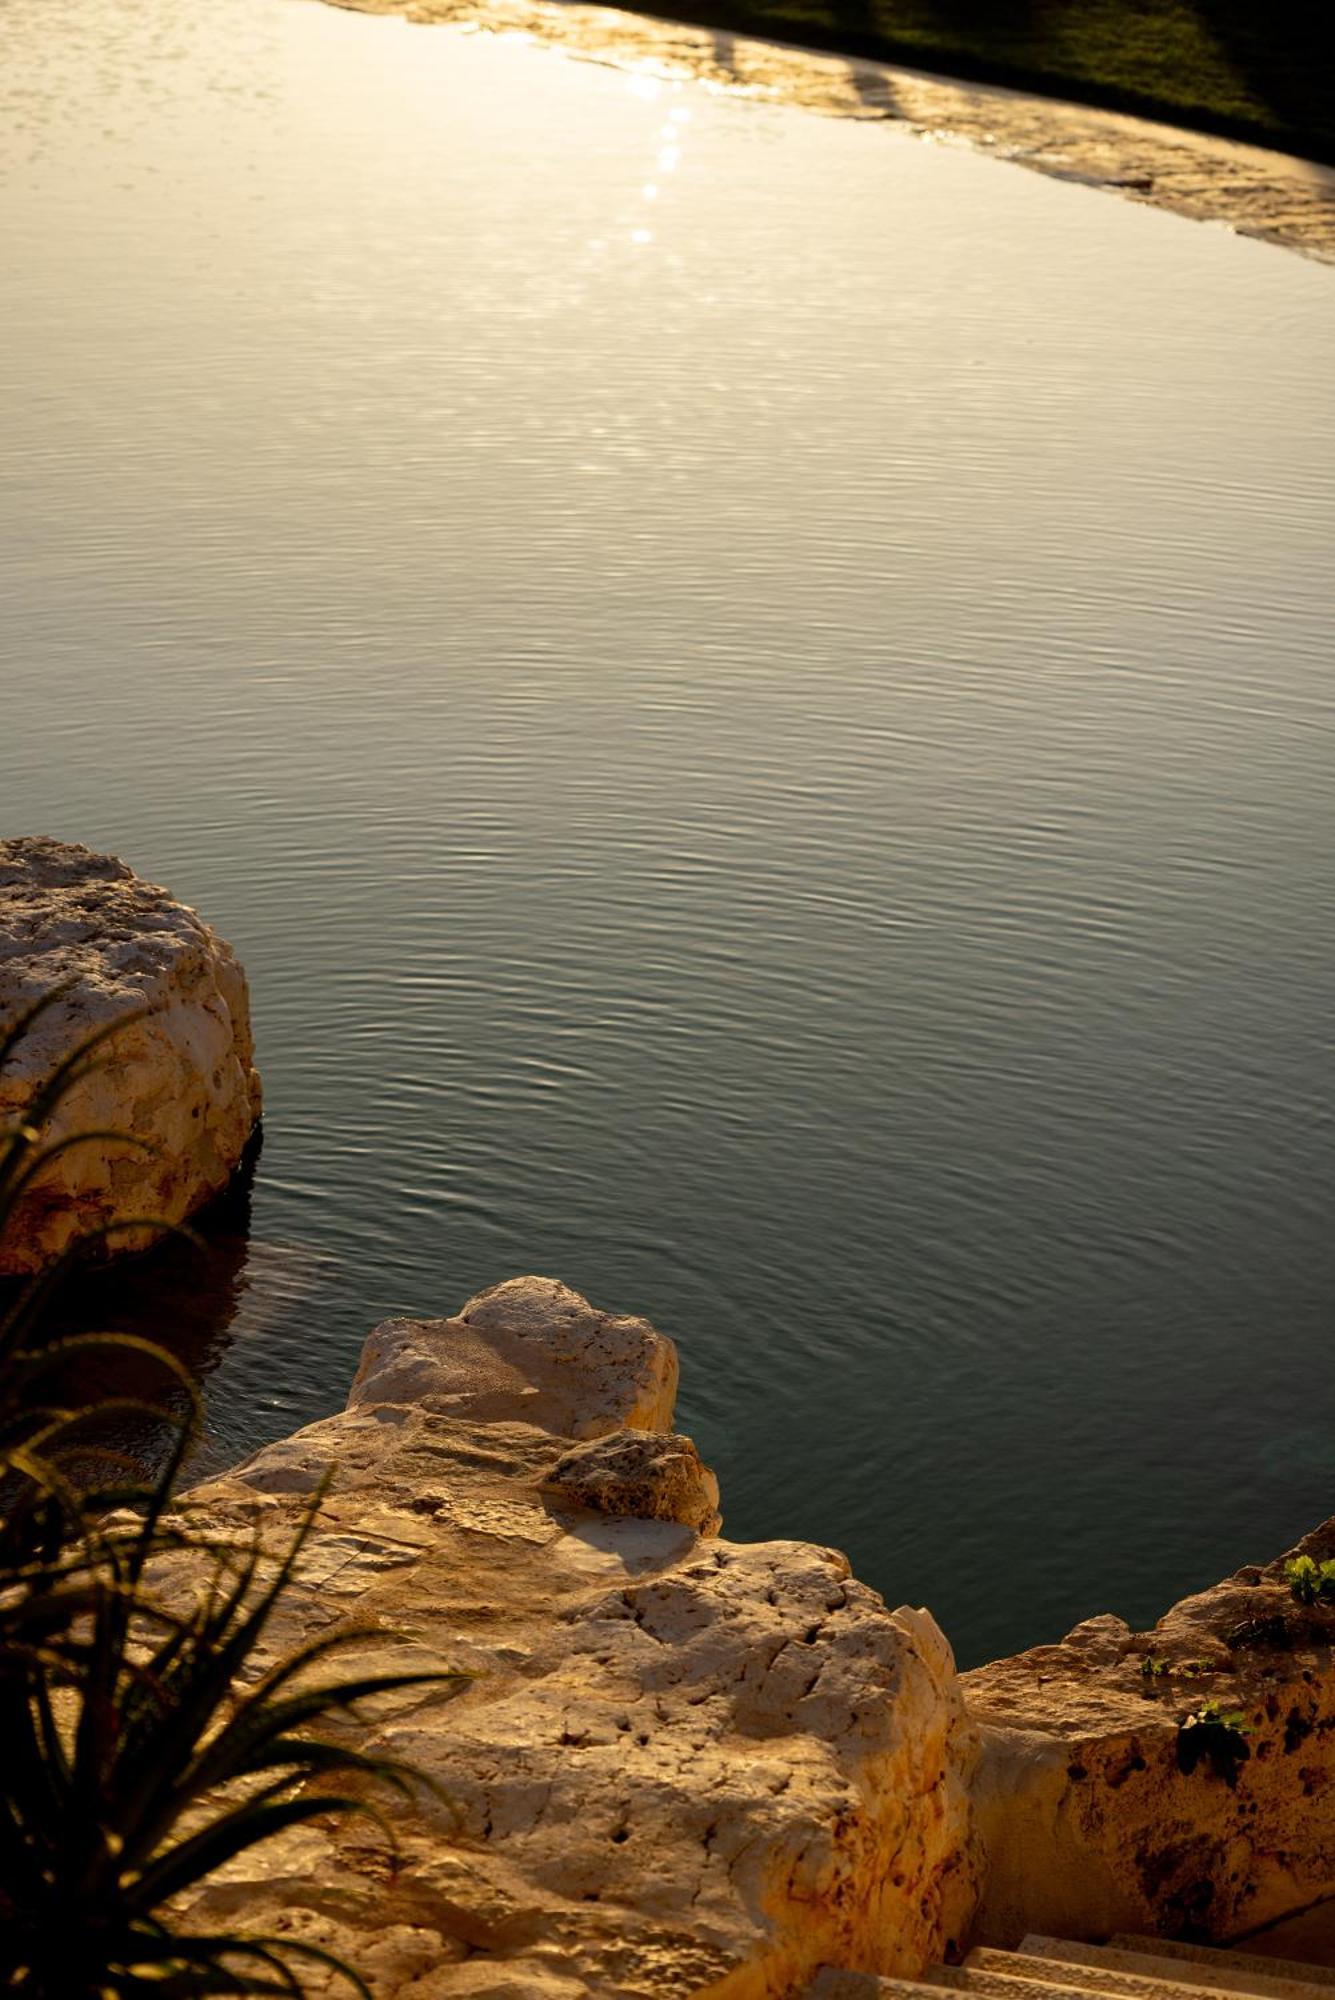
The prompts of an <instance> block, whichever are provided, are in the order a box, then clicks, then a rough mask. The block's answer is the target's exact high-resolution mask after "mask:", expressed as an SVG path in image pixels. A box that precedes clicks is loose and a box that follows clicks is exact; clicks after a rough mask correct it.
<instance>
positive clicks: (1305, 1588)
mask: <svg viewBox="0 0 1335 2000" xmlns="http://www.w3.org/2000/svg"><path fill="white" fill-rule="evenodd" d="M1284 1579H1285V1582H1286V1583H1287V1584H1288V1586H1289V1589H1290V1590H1291V1591H1292V1592H1293V1595H1294V1596H1295V1597H1296V1598H1297V1600H1298V1602H1299V1604H1335V1560H1328V1561H1326V1562H1317V1561H1316V1560H1315V1559H1314V1558H1313V1557H1312V1556H1291V1557H1290V1559H1289V1561H1288V1562H1286V1563H1285V1565H1284Z"/></svg>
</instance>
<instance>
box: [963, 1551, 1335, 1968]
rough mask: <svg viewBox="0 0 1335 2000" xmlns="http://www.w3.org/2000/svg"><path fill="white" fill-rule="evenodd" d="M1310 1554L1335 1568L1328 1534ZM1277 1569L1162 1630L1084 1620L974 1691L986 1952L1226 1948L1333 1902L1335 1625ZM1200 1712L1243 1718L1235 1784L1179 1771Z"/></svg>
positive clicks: (1187, 1607)
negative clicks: (1026, 1946)
mask: <svg viewBox="0 0 1335 2000" xmlns="http://www.w3.org/2000/svg"><path fill="white" fill-rule="evenodd" d="M1301 1549H1302V1552H1304V1553H1307V1554H1311V1555H1313V1556H1317V1557H1326V1556H1330V1555H1332V1554H1335V1522H1331V1523H1328V1524H1327V1525H1326V1527H1325V1528H1324V1529H1321V1530H1319V1531H1318V1532H1317V1533H1316V1534H1315V1535H1313V1536H1310V1537H1309V1538H1308V1540H1307V1541H1306V1542H1305V1543H1303V1544H1302V1545H1301ZM1283 1565H1284V1559H1283V1558H1281V1559H1280V1560H1279V1561H1277V1562H1275V1563H1272V1564H1270V1565H1269V1566H1268V1567H1267V1568H1266V1569H1264V1570H1261V1569H1256V1568H1250V1569H1245V1570H1241V1571H1239V1572H1238V1574H1237V1575H1236V1576H1234V1577H1231V1578H1229V1579H1228V1580H1227V1581H1226V1582H1224V1583H1221V1584H1218V1585H1216V1586H1215V1587H1214V1588H1213V1589H1211V1590H1207V1591H1202V1592H1200V1593H1199V1594H1198V1595H1196V1596H1194V1597H1189V1598H1186V1599H1184V1600H1183V1602H1182V1603H1181V1604H1178V1605H1176V1606H1175V1607H1174V1608H1173V1609H1172V1610H1171V1611H1169V1612H1168V1613H1167V1614H1166V1615H1165V1616H1164V1617H1163V1618H1161V1619H1160V1621H1159V1623H1158V1624H1157V1625H1156V1626H1155V1627H1154V1629H1153V1630H1152V1631H1150V1632H1143V1633H1138V1634H1132V1633H1130V1632H1129V1631H1128V1630H1127V1628H1126V1627H1125V1626H1123V1625H1122V1623H1121V1621H1120V1620H1115V1619H1090V1620H1087V1621H1086V1622H1085V1624H1084V1625H1082V1626H1077V1628H1076V1630H1075V1631H1074V1632H1072V1633H1071V1634H1070V1635H1069V1637H1068V1638H1067V1639H1066V1640H1065V1641H1063V1643H1062V1644H1061V1645H1059V1646H1039V1647H1035V1648H1034V1649H1033V1650H1032V1651H1030V1652H1027V1653H1021V1654H1020V1655H1019V1656H1018V1657H1017V1658H1015V1659H1011V1660H1000V1661H997V1662H996V1663H995V1664H993V1665H992V1666H988V1667H981V1668H979V1669H978V1670H977V1671H976V1672H974V1673H971V1674H967V1675H965V1676H964V1677H963V1685H964V1689H965V1696H966V1700H967V1702H968V1705H969V1709H970V1712H971V1714H972V1715H973V1717H974V1719H975V1721H976V1722H977V1723H978V1725H979V1728H980V1733H981V1736H982V1742H983V1755H982V1760H981V1763H980V1767H979V1776H978V1781H977V1787H976V1792H975V1801H976V1805H977V1809H978V1814H979V1822H980V1828H981V1831H982V1834H983V1837H984V1839H985V1841H986V1845H987V1848H988V1859H989V1875H988V1884H987V1889H986V1894H985V1896H984V1900H983V1903H982V1906H981V1908H980V1912H979V1916H978V1921H977V1926H976V1929H975V1933H974V1935H975V1938H976V1939H980V1940H982V1941H985V1942H987V1943H989V1944H1002V1945H1009V1944H1014V1943H1015V1942H1016V1941H1017V1940H1018V1939H1019V1937H1020V1936H1021V1935H1022V1934H1023V1933H1024V1932H1026V1931H1037V1932H1041V1933H1044V1934H1047V1935H1056V1936H1062V1937H1071V1938H1080V1937H1086V1938H1093V1937H1103V1936H1107V1935H1108V1934H1109V1933H1111V1932H1113V1931H1134V1932H1137V1933H1140V1932H1154V1931H1159V1932H1163V1933H1164V1934H1166V1935H1168V1936H1178V1935H1182V1934H1184V1933H1185V1934H1189V1935H1194V1936H1199V1937H1208V1938H1211V1939H1214V1940H1215V1941H1217V1942H1220V1943H1224V1942H1227V1941H1228V1940H1230V1939H1232V1938H1235V1937H1237V1936H1239V1935H1241V1934H1242V1933H1244V1932H1248V1931H1251V1930H1254V1929H1257V1928H1259V1927H1260V1926H1263V1925H1265V1924H1267V1923H1269V1922H1271V1921H1272V1920H1274V1919H1276V1918H1279V1917H1282V1916H1284V1915H1286V1914H1287V1913H1289V1912H1291V1911H1293V1910H1295V1909H1298V1908H1301V1907H1302V1906H1303V1905H1305V1904H1307V1903H1310V1902H1311V1901H1313V1900H1314V1899H1315V1898H1317V1897H1319V1896H1320V1895H1321V1894H1322V1893H1323V1892H1324V1893H1329V1890H1330V1887H1331V1884H1332V1883H1333V1882H1335V1813H1333V1812H1332V1810H1331V1805H1332V1801H1333V1800H1335V1654H1333V1653H1332V1642H1335V1612H1332V1611H1330V1610H1324V1609H1322V1608H1321V1607H1319V1606H1311V1607H1303V1606H1300V1605H1298V1604H1296V1603H1295V1602H1294V1599H1293V1596H1292V1593H1291V1592H1290V1590H1289V1588H1288V1585H1287V1582H1286V1580H1285V1577H1284V1573H1283ZM1207 1702H1213V1703H1216V1704H1217V1705H1218V1708H1219V1710H1220V1711H1222V1712H1223V1713H1224V1714H1225V1715H1230V1714H1233V1713H1234V1712H1239V1711H1240V1712H1241V1716H1242V1725H1241V1726H1242V1729H1243V1730H1244V1731H1245V1734H1244V1735H1243V1736H1242V1739H1241V1742H1242V1745H1243V1746H1244V1747H1245V1753H1246V1754H1245V1757H1244V1758H1243V1761H1241V1763H1240V1765H1239V1766H1237V1767H1233V1766H1231V1765H1230V1762H1229V1760H1228V1758H1227V1757H1224V1758H1220V1759H1217V1760H1216V1759H1215V1758H1213V1757H1212V1756H1210V1755H1203V1756H1199V1757H1197V1758H1194V1759H1193V1757H1192V1756H1190V1755H1187V1756H1183V1755H1181V1754H1180V1750H1181V1732H1182V1726H1183V1723H1184V1722H1186V1721H1188V1718H1190V1717H1191V1716H1193V1715H1196V1714H1199V1712H1200V1710H1201V1708H1202V1706H1203V1705H1204V1704H1205V1703H1207Z"/></svg>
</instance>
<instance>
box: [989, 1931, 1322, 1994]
mask: <svg viewBox="0 0 1335 2000" xmlns="http://www.w3.org/2000/svg"><path fill="white" fill-rule="evenodd" d="M975 1955H976V1954H974V1953H970V1955H969V1958H968V1960H967V1961H966V1962H967V1963H969V1964H972V1963H973V1959H974V1957H975ZM1004 1955H1005V1956H1008V1957H1019V1958H1020V1959H1022V1960H1026V1959H1027V1960H1028V1961H1029V1963H1030V1965H1031V1966H1032V1965H1036V1964H1042V1965H1051V1966H1052V1968H1053V1975H1052V1976H1053V1978H1054V1980H1056V1981H1059V1982H1061V1983H1064V1984H1066V1985H1071V1986H1075V1985H1078V1986H1083V1987H1085V1988H1086V1989H1087V1990H1088V1989H1092V1990H1095V1991H1097V1992H1100V1993H1107V1994H1114V1993H1117V1994H1124V1995H1126V1996H1127V2000H1131V1996H1133V1995H1136V1994H1140V1993H1143V1992H1144V1991H1145V1989H1146V1988H1147V1987H1153V1988H1155V1989H1156V1990H1157V1991H1158V1992H1159V1993H1160V1994H1162V1995H1164V2000H1167V1995H1166V1992H1165V1989H1166V1988H1168V1987H1173V1988H1175V1989H1179V1990H1181V1991H1182V1992H1183V1993H1193V1994H1197V1995H1199V1994H1203V1993H1215V1994H1217V1993H1245V1994H1248V1995H1251V1996H1253V2000H1255V1996H1263V2000H1330V1988H1329V1987H1328V1986H1326V1985H1323V1984H1322V1983H1321V1982H1320V1981H1319V1980H1307V1979H1304V1978H1303V1976H1302V1970H1303V1969H1302V1968H1301V1967H1298V1966H1295V1967H1294V1975H1295V1976H1294V1977H1293V1978H1290V1977H1289V1976H1288V1975H1287V1974H1284V1975H1283V1976H1276V1975H1275V1974H1274V1973H1273V1972H1269V1971H1263V1972H1253V1971H1252V1970H1251V1969H1250V1967H1248V1966H1245V1965H1237V1966H1232V1965H1229V1964H1228V1963H1227V1959H1228V1957H1229V1954H1228V1953H1227V1952H1221V1953H1220V1955H1219V1956H1220V1960H1223V1961H1225V1962H1224V1963H1220V1962H1218V1961H1216V1960H1213V1959H1211V1960H1206V1961H1202V1960H1199V1959H1187V1960H1181V1959H1177V1958H1175V1957H1174V1956H1173V1954H1172V1953H1171V1952H1159V1951H1157V1950H1156V1949H1155V1948H1154V1945H1153V1943H1152V1941H1150V1940H1148V1939H1147V1940H1145V1948H1144V1949H1139V1948H1138V1949H1135V1950H1131V1949H1129V1948H1128V1947H1126V1946H1123V1945H1114V1944H1070V1943H1068V1942H1067V1941H1066V1940H1065V1939H1064V1938H1051V1937H1040V1936H1031V1937H1027V1938H1025V1939H1024V1940H1023V1941H1022V1943H1021V1945H1020V1949H1019V1952H1018V1953H1013V1954H1012V1953H1007V1954H1004ZM1077 1975H1078V1976H1077ZM1130 1981H1135V1982H1136V1983H1135V1984H1134V1985H1133V1984H1129V1983H1128V1982H1130Z"/></svg>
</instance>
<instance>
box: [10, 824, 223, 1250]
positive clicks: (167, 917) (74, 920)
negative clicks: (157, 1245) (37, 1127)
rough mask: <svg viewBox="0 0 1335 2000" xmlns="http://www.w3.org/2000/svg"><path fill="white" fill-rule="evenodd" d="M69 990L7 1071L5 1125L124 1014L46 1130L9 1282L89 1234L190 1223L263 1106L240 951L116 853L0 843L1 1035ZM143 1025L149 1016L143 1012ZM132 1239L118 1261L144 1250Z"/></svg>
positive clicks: (123, 1234) (144, 1231)
mask: <svg viewBox="0 0 1335 2000" xmlns="http://www.w3.org/2000/svg"><path fill="white" fill-rule="evenodd" d="M59 987H65V988H66V989H67V990H66V991H64V992H63V994H62V995H61V997H60V998H59V999H58V1000H57V1001H56V1002H55V1004H54V1005H52V1006H49V1007H47V1008H46V1010H45V1011H44V1012H43V1013H42V1014H40V1015H39V1016H38V1018H37V1019H36V1021H35V1022H34V1023H33V1025H32V1027H31V1028H30V1029H29V1030H28V1032H27V1033H26V1034H25V1035H24V1036H23V1037H22V1039H21V1041H20V1042H19V1043H18V1045H17V1047H16V1048H15V1049H14V1050H13V1051H12V1052H11V1054H10V1057H9V1059H8V1061H7V1062H6V1063H5V1064H4V1066H3V1069H0V1123H5V1124H8V1123H9V1122H10V1121H12V1120H14V1119H22V1118H24V1116H25V1114H27V1113H28V1112H29V1111H30V1108H31V1106H32V1104H33V1101H34V1097H35V1094H36V1093H37V1092H38V1091H39V1090H40V1088H41V1086H42V1084H43V1082H44V1080H45V1079H46V1078H47V1077H48V1076H49V1075H50V1074H51V1072H52V1070H53V1069H54V1068H55V1067H56V1066H57V1065H58V1064H59V1063H61V1062H62V1061H64V1059H65V1058H66V1057H68V1056H69V1055H70V1054H71V1053H72V1052H73V1051H74V1050H75V1049H76V1048H77V1047H78V1046H79V1044H80V1043H81V1042H83V1041H84V1040H85V1038H86V1037H88V1036H89V1035H92V1034H95V1033H96V1032H97V1031H98V1030H100V1029H103V1028H106V1027H108V1026H109V1025H110V1024H112V1023H115V1022H118V1021H121V1020H124V1022H125V1025H124V1026H123V1027H121V1028H118V1029H117V1030H116V1031H115V1032H114V1033H113V1034H112V1035H111V1036H110V1037H109V1039H108V1040H107V1041H106V1042H104V1043H103V1044H102V1046H101V1048H100V1049H99V1050H98V1052H97V1058H96V1059H95V1060H94V1061H93V1062H92V1064H91V1065H90V1066H89V1067H87V1068H86V1069H84V1070H83V1071H82V1073H81V1074H80V1075H79V1076H78V1077H77V1079H76V1080H75V1082H74V1084H73V1087H72V1088H71V1089H70V1090H69V1091H68V1092H67V1094H66V1095H65V1096H64V1098H63V1099H62V1101H61V1103H60V1105H59V1107H58V1109H57V1110H56V1112H55V1114H54V1115H53V1116H52V1117H51V1118H50V1119H49V1120H48V1121H47V1122H46V1124H45V1126H44V1128H43V1137H44V1139H46V1140H47V1141H48V1142H58V1141H59V1140H61V1139H64V1138H67V1137H72V1136H73V1135H75V1134H77V1133H81V1132H102V1133H106V1132H110V1133H124V1134H125V1135H126V1139H125V1142H124V1143H119V1142H117V1141H116V1140H115V1139H97V1140H93V1141H90V1142H89V1143H87V1144H80V1145H73V1146H70V1147H67V1148H66V1149H65V1150H63V1151H61V1152H60V1153H59V1154H58V1155H57V1157H56V1158H55V1159H53V1160H51V1161H50V1162H49V1163H48V1164H47V1165H46V1166H45V1167H44V1168H43V1170H42V1171H41V1173H40V1174H39V1175H38V1176H37V1177H36V1179H35V1180H34V1182H33V1183H32V1185H31V1186H30V1187H28V1188H27V1189H26V1191H25V1192H24V1194H23V1195H22V1197H21V1199H20V1201H19V1203H18V1207H17V1211H16V1213H14V1214H13V1215H12V1216H11V1217H10V1219H9V1222H8V1224H7V1227H6V1229H5V1232H4V1235H3V1238H0V1274H3V1275H7V1276H10V1275H14V1274H16V1273H19V1274H21V1273H26V1272H32V1271H36V1270H39V1269H41V1267H42V1266H43V1265H45V1264H47V1263H49V1262H50V1261H51V1260H52V1259H53V1258H55V1257H57V1256H59V1254H60V1253H61V1251H62V1250H64V1249H65V1248H66V1247H67V1245H68V1244H69V1243H70V1242H71V1241H72V1240H73V1239H74V1238H76V1237H78V1236H80V1235H81V1234H84V1233H86V1232H88V1231H90V1230H97V1229H102V1228H105V1227H106V1226H107V1225H111V1224H120V1223H124V1222H128V1221H131V1220H136V1219H138V1218H155V1219H157V1220H158V1221H160V1222H180V1221H182V1220H184V1218H185V1217H186V1216H188V1215H191V1214H192V1213H193V1212H194V1211H195V1210H196V1209H198V1208H200V1207H201V1206H202V1205H203V1204H204V1203H205V1202H206V1201H208V1200H209V1199H210V1197H211V1196H213V1195H215V1194H218V1193H219V1192H220V1191H221V1190H222V1189H223V1188H224V1187H225V1186H226V1184H227V1181H228V1179H229V1178H230V1176H231V1174H232V1172H233V1170H234V1169H235V1167H236V1166H237V1164H238V1162H239V1160H240V1158H241V1155H242V1153H243V1151H244V1150H245V1146H246V1142H247V1140H248V1139H249V1138H250V1135H251V1133H252V1131H253V1130H254V1127H255V1122H256V1119H257V1118H258V1116H259V1111H260V1083H259V1077H258V1075H257V1073H256V1070H255V1067H254V1062H253V1053H254V1050H253V1043H252V1039H251V1031H250V1007H249V999H248V995H247V989H246V976H245V973H244V972H243V971H242V969H241V966H240V964H239V963H238V961H237V958H236V955H235V953H234V952H233V951H232V948H231V946H230V945H228V944H226V943H224V941H223V940H222V938H220V937H219V936H218V935H217V934H216V932H214V931H212V930H210V928H209V926H208V925H207V924H206V923H205V922H204V921H203V919H202V918H200V917H198V916H196V914H195V912H194V911H193V910H190V909H187V908H186V907H185V905H184V904H183V903H179V902H177V900H176V898H175V897H174V896H171V895H169V894H168V892H167V891H166V890H165V889H159V888H155V887H154V886H153V884H152V883H149V882H141V881H140V880H139V878H138V877H137V876H136V875H135V874H134V873H133V872H132V870H131V869H129V868H127V867H126V865H125V863H124V862H123V861H118V860H117V859H116V857H115V856H114V855H111V854H95V853H93V852H92V850H91V849H90V848H87V847H78V846H75V845H72V844H71V843H69V842H65V841H59V840H46V839H20V840H0V1030H2V1029H3V1028H4V1027H5V1026H7V1025H8V1024H10V1023H11V1022H13V1021H14V1020H15V1019H16V1018H17V1017H18V1015H19V1014H20V1013H21V1012H22V1011H23V1010H24V1009H25V1008H26V1007H27V1006H28V1005H30V1003H31V1002H33V1001H34V1000H37V999H39V998H41V997H42V996H43V995H44V994H47V993H50V992H52V991H53V990H54V989H56V988H59ZM136 1016H137V1017H138V1018H135V1017H136ZM153 1235H154V1231H153V1230H151V1229H149V1228H143V1227H141V1228H136V1229H125V1230H120V1229H118V1230H117V1231H116V1233H115V1234H114V1235H113V1236H112V1237H111V1238H110V1239H109V1240H108V1241H107V1243H106V1244H105V1246H103V1247H104V1248H105V1251H106V1252H107V1254H113V1253H120V1252H123V1251H127V1250H134V1249H141V1248H143V1247H144V1246H145V1245H146V1244H147V1243H148V1242H150V1241H151V1240H152V1238H153Z"/></svg>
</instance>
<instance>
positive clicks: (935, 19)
mask: <svg viewBox="0 0 1335 2000" xmlns="http://www.w3.org/2000/svg"><path fill="white" fill-rule="evenodd" d="M644 11H647V12H653V13H671V14H672V15H674V16H675V17H676V18H678V19H680V20H686V21H692V22H695V23H697V24H698V25H701V26H703V27H713V28H722V29H734V30H737V31H739V32H743V33H752V34H760V35H771V36H775V37H777V38H778V39H780V40H782V41H789V42H797V43H800V44H804V45H806V46H808V47H812V48H821V49H832V50H836V51H838V52H840V53H842V54H845V55H862V56H873V57H877V58H880V59H882V60H884V61H889V62H903V63H909V64H912V65H915V66H917V67H919V68H922V69H938V70H943V71H945V72H947V73H948V74H951V75H955V76H962V77H969V78H973V79H979V80H990V81H993V82H999V83H1010V84H1015V85H1017V86H1020V87H1022V88H1025V89H1030V90H1037V91H1041V92H1044V93H1046V94H1048V95H1050V96H1054V97H1070V98H1075V99H1077V100H1080V101H1082V102H1084V103H1088V104H1099V105H1104V106H1107V107H1109V108H1111V109H1113V110H1121V111H1133V112H1139V113H1141V114H1142V115H1144V116H1148V117H1154V118H1162V119H1166V120H1168V121H1169V122H1171V123H1174V124H1178V125H1186V126H1192V127H1195V128H1197V129H1198V130H1202V131H1210V132H1218V133H1222V134H1225V135H1226V136H1229V137H1233V138H1240V139H1250V140H1252V141H1254V142H1255V143H1257V144H1260V145H1270V146H1277V147H1280V148H1282V149H1283V150H1284V151H1287V152H1292V153H1299V154H1303V155H1306V156H1307V157H1309V158H1311V159H1318V160H1325V161H1331V162H1335V0H1268V4H1266V5H1261V4H1260V0H674V4H672V5H671V6H670V7H662V6H653V7H647V8H645V9H644Z"/></svg>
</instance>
